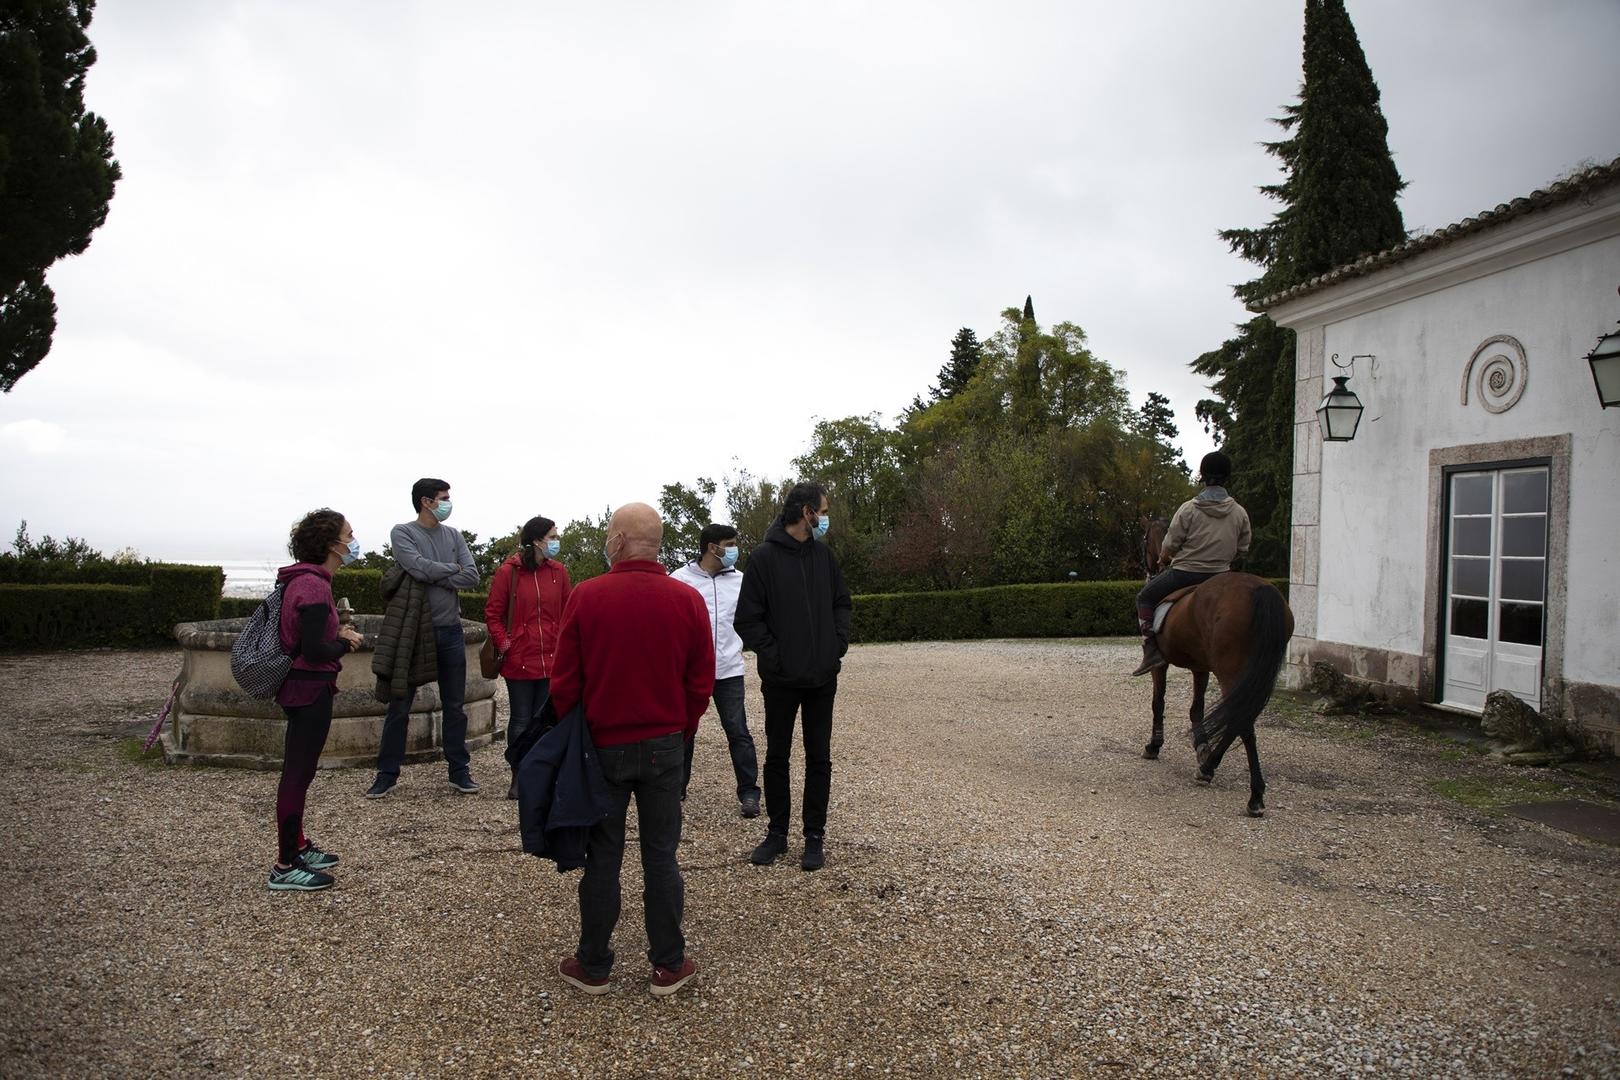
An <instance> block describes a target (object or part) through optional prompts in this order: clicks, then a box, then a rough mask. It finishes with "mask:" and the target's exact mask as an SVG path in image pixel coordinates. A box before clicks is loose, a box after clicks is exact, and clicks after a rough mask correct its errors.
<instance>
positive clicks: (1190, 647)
mask: <svg viewBox="0 0 1620 1080" xmlns="http://www.w3.org/2000/svg"><path fill="white" fill-rule="evenodd" d="M1170 596H1171V598H1179V599H1178V600H1177V602H1176V604H1175V606H1174V607H1172V608H1171V609H1170V611H1169V613H1168V614H1167V615H1166V616H1165V619H1164V626H1163V627H1162V628H1161V629H1160V630H1159V635H1158V639H1159V651H1160V652H1161V653H1163V654H1164V658H1165V659H1166V660H1168V661H1169V662H1170V663H1172V664H1174V665H1175V666H1176V667H1182V668H1186V669H1187V670H1188V671H1191V672H1192V673H1193V701H1192V711H1191V719H1192V729H1193V749H1194V751H1195V752H1196V753H1197V755H1198V780H1199V782H1200V783H1203V784H1207V783H1209V782H1210V781H1211V780H1213V779H1214V778H1215V768H1216V766H1218V765H1220V763H1221V758H1222V756H1224V755H1225V753H1226V751H1227V748H1228V747H1230V746H1231V745H1232V740H1233V739H1242V740H1243V747H1244V749H1245V750H1247V751H1248V754H1249V816H1250V817H1261V816H1262V815H1264V814H1265V812H1266V800H1265V793H1266V781H1265V778H1264V777H1263V776H1262V775H1261V774H1260V754H1259V752H1258V751H1257V750H1256V749H1255V744H1254V721H1255V718H1256V717H1258V716H1259V715H1260V710H1261V709H1263V708H1265V707H1266V702H1267V701H1270V700H1271V691H1272V689H1273V688H1274V687H1275V686H1276V683H1277V672H1278V671H1279V670H1280V669H1281V668H1282V662H1283V655H1284V653H1285V652H1286V651H1287V649H1288V639H1289V638H1290V637H1291V636H1292V635H1293V633H1294V613H1293V612H1292V611H1290V610H1289V609H1288V602H1287V601H1285V600H1284V599H1283V597H1282V593H1280V592H1278V591H1277V589H1276V586H1274V585H1272V584H1271V583H1270V582H1269V581H1266V580H1264V579H1263V578H1257V577H1255V576H1254V575H1253V574H1242V573H1227V574H1217V575H1216V576H1215V577H1212V578H1210V579H1209V580H1208V581H1206V582H1204V583H1203V584H1201V585H1194V586H1192V587H1191V588H1189V589H1182V590H1181V591H1180V592H1175V593H1171V594H1170ZM1168 671H1169V669H1168V668H1167V667H1158V668H1155V669H1154V670H1153V741H1152V742H1150V743H1148V744H1147V746H1145V747H1143V749H1142V756H1143V757H1145V758H1157V757H1158V756H1159V747H1161V746H1163V745H1164V687H1165V676H1166V673H1167V672H1168ZM1211 673H1213V674H1214V676H1215V680H1216V682H1218V683H1220V687H1221V699H1220V701H1218V702H1216V703H1215V708H1214V709H1213V710H1211V712H1210V714H1209V715H1208V716H1207V717H1206V716H1205V715H1204V690H1205V688H1206V687H1208V686H1209V676H1210V675H1211Z"/></svg>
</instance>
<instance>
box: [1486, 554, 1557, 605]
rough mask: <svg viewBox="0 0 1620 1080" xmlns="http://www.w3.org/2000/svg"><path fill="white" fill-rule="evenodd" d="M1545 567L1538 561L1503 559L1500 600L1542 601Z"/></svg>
mask: <svg viewBox="0 0 1620 1080" xmlns="http://www.w3.org/2000/svg"><path fill="white" fill-rule="evenodd" d="M1481 561H1482V562H1483V561H1484V560H1481ZM1545 565H1546V564H1545V563H1543V562H1542V561H1541V560H1540V559H1503V560H1502V599H1504V600H1540V599H1542V596H1541V582H1542V577H1543V574H1542V567H1543V566H1545Z"/></svg>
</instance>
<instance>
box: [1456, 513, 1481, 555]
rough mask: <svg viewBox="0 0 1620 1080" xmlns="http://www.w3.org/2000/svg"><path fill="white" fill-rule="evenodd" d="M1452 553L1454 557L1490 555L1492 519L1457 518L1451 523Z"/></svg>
mask: <svg viewBox="0 0 1620 1080" xmlns="http://www.w3.org/2000/svg"><path fill="white" fill-rule="evenodd" d="M1451 553H1452V554H1453V555H1489V554H1490V553H1491V519H1490V518H1457V519H1456V520H1454V521H1453V522H1452V523H1451Z"/></svg>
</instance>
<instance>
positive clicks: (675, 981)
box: [650, 956, 697, 997]
mask: <svg viewBox="0 0 1620 1080" xmlns="http://www.w3.org/2000/svg"><path fill="white" fill-rule="evenodd" d="M696 974H697V963H696V962H695V961H693V959H692V958H691V957H690V956H683V957H681V962H680V963H679V964H676V965H675V966H674V967H672V968H663V967H655V968H653V973H652V986H651V987H650V989H651V990H652V992H653V996H654V997H663V996H664V995H666V994H673V993H674V992H675V991H677V990H679V989H680V988H681V987H683V986H685V985H686V981H687V980H688V979H690V978H691V977H692V976H694V975H696Z"/></svg>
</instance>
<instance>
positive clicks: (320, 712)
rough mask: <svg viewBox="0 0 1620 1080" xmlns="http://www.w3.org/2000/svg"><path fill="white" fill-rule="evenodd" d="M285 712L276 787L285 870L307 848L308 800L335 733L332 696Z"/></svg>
mask: <svg viewBox="0 0 1620 1080" xmlns="http://www.w3.org/2000/svg"><path fill="white" fill-rule="evenodd" d="M281 711H282V712H284V713H286V714H287V742H286V746H285V747H284V749H283V750H282V754H281V783H280V784H279V785H278V786H277V787H276V842H277V847H278V853H277V854H278V860H279V861H280V862H281V864H282V865H284V866H285V865H288V864H290V863H291V862H292V861H293V860H294V859H296V858H297V857H298V851H299V849H300V848H302V847H303V846H304V799H305V796H307V795H308V794H309V785H310V784H311V783H312V782H313V781H314V779H315V766H316V763H317V762H319V761H320V760H321V750H322V748H324V747H325V746H326V734H327V732H328V731H330V730H331V729H332V695H331V694H326V693H323V694H321V696H320V697H319V698H317V699H316V700H315V701H314V702H313V703H312V704H309V705H283V706H282V709H281Z"/></svg>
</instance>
